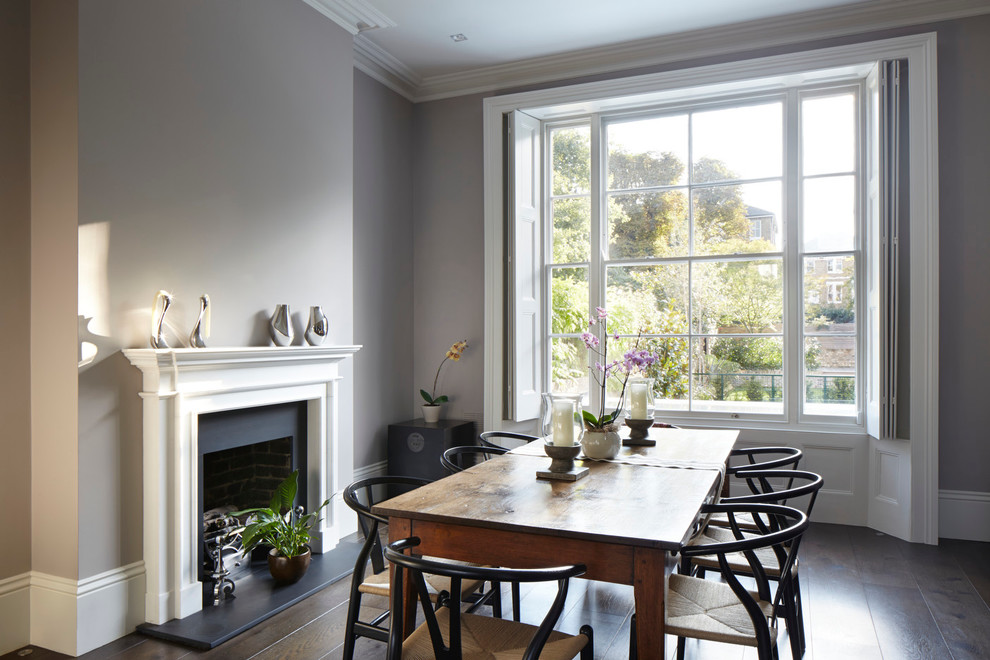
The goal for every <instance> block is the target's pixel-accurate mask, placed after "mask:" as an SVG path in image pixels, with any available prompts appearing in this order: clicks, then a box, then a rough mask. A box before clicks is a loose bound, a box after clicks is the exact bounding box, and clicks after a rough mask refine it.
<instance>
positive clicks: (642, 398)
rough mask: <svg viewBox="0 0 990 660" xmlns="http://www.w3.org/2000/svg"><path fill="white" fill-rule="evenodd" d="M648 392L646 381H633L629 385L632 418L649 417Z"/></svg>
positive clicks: (630, 414)
mask: <svg viewBox="0 0 990 660" xmlns="http://www.w3.org/2000/svg"><path fill="white" fill-rule="evenodd" d="M646 393H647V384H646V383H632V384H631V385H630V386H629V416H630V417H631V418H632V419H647V417H646Z"/></svg>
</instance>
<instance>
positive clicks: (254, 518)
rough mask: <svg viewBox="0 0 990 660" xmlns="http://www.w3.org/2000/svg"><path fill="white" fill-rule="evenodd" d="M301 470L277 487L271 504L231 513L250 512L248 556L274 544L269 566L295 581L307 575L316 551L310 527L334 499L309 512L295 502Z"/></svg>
mask: <svg viewBox="0 0 990 660" xmlns="http://www.w3.org/2000/svg"><path fill="white" fill-rule="evenodd" d="M298 479H299V470H296V471H295V472H293V473H292V474H290V475H289V476H288V477H286V478H285V480H284V481H283V482H282V483H280V484H279V485H278V487H276V488H275V492H274V493H272V500H271V503H270V504H269V505H268V507H267V508H259V509H245V510H244V511H237V512H235V513H233V514H231V515H234V516H237V517H241V516H247V522H246V523H245V524H244V529H243V532H242V534H241V543H242V544H243V546H244V547H243V553H244V556H245V557H246V556H247V555H249V554H250V553H251V551H252V550H254V549H255V548H256V547H258V546H267V547H269V548H271V550H269V552H268V570H269V571H271V574H272V577H273V578H275V581H276V582H279V583H282V584H291V583H293V582H296V581H297V580H299V578H301V577H302V576H303V575H305V573H306V570H307V569H308V568H309V562H310V559H311V558H312V553H311V552H310V548H309V541H310V539H311V538H312V537H311V536H310V533H309V532H310V529H312V527H313V525H315V524H316V523H317V522H318V521H319V519H318V518H317V516H318V515H319V513H320V511H322V510H323V508H324V507H326V506H327V505H328V504H329V503H330V500H324V502H323V504H321V505H320V506H318V507H317V508H316V510H315V511H311V512H310V513H305V512H304V510H303V507H301V506H293V503H294V502H295V499H296V491H297V490H298V487H299V486H298Z"/></svg>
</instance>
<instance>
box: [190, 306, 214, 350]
mask: <svg viewBox="0 0 990 660" xmlns="http://www.w3.org/2000/svg"><path fill="white" fill-rule="evenodd" d="M210 317H211V312H210V297H209V296H208V295H206V294H205V293H204V294H203V295H201V296H200V297H199V318H198V319H196V325H195V326H193V329H192V332H191V333H189V345H190V346H191V347H192V348H206V340H207V339H209V338H210Z"/></svg>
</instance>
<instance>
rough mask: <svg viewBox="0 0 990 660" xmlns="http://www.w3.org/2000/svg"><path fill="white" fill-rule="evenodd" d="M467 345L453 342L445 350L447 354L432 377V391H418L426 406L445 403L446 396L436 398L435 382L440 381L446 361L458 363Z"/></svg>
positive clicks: (463, 341)
mask: <svg viewBox="0 0 990 660" xmlns="http://www.w3.org/2000/svg"><path fill="white" fill-rule="evenodd" d="M467 347H468V343H467V341H465V340H461V341H458V342H454V344H453V345H452V346H451V347H450V349H448V350H447V354H446V355H444V357H443V360H441V361H440V366H439V367H437V375H436V376H434V377H433V389H432V390H430V391H429V392H427V391H426V390H420V391H419V393H420V395H422V397H423V400H424V401H426V405H428V406H439V405H440V404H441V403H446V402H447V395H446V394H441V395H440V396H437V381H438V380H439V379H440V370H441V369H443V365H444V364H446V363H447V360H450V361H451V362H458V361H459V360H460V359H461V354H463V353H464V351H465V350H466V349H467Z"/></svg>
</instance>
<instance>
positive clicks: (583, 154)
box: [551, 127, 591, 195]
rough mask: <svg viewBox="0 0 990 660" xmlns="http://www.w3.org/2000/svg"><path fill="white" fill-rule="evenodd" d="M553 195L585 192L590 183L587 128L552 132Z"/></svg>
mask: <svg viewBox="0 0 990 660" xmlns="http://www.w3.org/2000/svg"><path fill="white" fill-rule="evenodd" d="M551 150H552V152H553V156H552V158H553V194H554V195H573V194H576V193H583V192H587V190H588V186H589V185H590V183H591V144H590V131H589V129H587V128H583V127H582V128H568V129H561V130H556V131H554V132H553V144H552V147H551Z"/></svg>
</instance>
